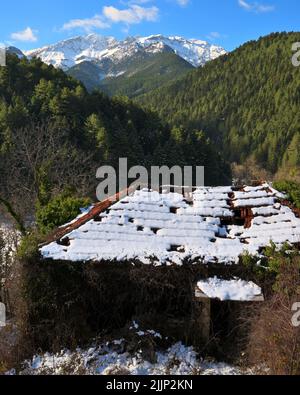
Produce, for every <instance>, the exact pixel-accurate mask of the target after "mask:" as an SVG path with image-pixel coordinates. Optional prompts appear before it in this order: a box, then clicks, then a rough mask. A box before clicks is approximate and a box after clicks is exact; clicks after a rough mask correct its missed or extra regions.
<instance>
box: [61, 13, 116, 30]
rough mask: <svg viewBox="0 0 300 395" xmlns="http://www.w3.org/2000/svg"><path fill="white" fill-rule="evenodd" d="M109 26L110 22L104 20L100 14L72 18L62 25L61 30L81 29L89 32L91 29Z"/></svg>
mask: <svg viewBox="0 0 300 395" xmlns="http://www.w3.org/2000/svg"><path fill="white" fill-rule="evenodd" d="M109 27H110V24H109V23H108V22H106V21H105V20H104V18H103V16H102V15H95V16H94V17H92V18H86V19H72V20H71V21H69V22H67V23H65V24H64V25H63V27H62V30H73V29H83V30H85V31H87V32H89V31H92V30H93V29H107V28H109Z"/></svg>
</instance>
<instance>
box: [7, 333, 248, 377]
mask: <svg viewBox="0 0 300 395" xmlns="http://www.w3.org/2000/svg"><path fill="white" fill-rule="evenodd" d="M122 343H123V339H121V340H119V341H117V340H115V341H114V342H112V343H111V344H110V345H108V344H105V345H100V346H94V347H91V348H89V349H87V350H82V349H77V350H76V351H74V352H71V351H68V350H64V351H61V352H60V353H58V354H49V353H47V354H44V355H37V356H35V357H34V358H33V359H32V360H31V361H26V362H25V363H24V365H23V368H22V369H21V370H20V371H18V372H16V371H15V370H12V371H10V372H8V373H7V374H9V375H15V374H21V375H44V374H47V375H65V374H67V375H117V374H126V375H251V374H254V371H253V370H251V369H247V370H242V369H241V368H238V367H233V366H230V365H228V364H226V363H217V362H213V361H208V360H203V359H201V358H199V355H198V354H197V353H196V351H195V350H194V349H193V348H192V347H186V346H184V345H183V344H182V343H176V344H174V345H173V346H171V347H170V348H169V349H168V350H166V351H157V352H156V362H155V363H150V362H148V361H146V360H145V359H144V358H143V357H142V355H141V354H140V353H139V352H137V353H135V354H134V355H131V354H129V353H128V352H125V353H120V352H118V351H115V350H114V348H115V346H118V345H120V344H122Z"/></svg>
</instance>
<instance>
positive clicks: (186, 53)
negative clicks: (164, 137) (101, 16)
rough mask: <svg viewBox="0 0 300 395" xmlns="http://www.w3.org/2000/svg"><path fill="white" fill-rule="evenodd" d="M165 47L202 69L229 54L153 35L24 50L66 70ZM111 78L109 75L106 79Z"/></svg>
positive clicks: (81, 40)
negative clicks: (212, 61) (88, 63)
mask: <svg viewBox="0 0 300 395" xmlns="http://www.w3.org/2000/svg"><path fill="white" fill-rule="evenodd" d="M165 46H167V47H168V48H171V49H172V50H173V51H174V52H175V53H176V54H177V55H178V56H180V57H181V58H183V59H185V60H186V61H187V62H189V63H191V64H192V65H193V66H195V67H199V66H203V65H204V64H205V63H206V62H208V61H209V60H213V59H216V58H217V57H219V56H221V55H224V54H226V51H225V50H224V49H223V48H221V47H218V46H216V45H211V44H209V43H208V42H206V41H200V40H194V39H185V38H183V37H172V36H170V37H166V36H163V35H154V36H149V37H128V38H127V39H125V40H123V41H118V40H116V39H115V38H114V37H104V36H99V35H98V34H89V35H86V36H79V37H73V38H70V39H67V40H64V41H60V42H58V43H56V44H53V45H49V46H46V47H43V48H38V49H34V50H31V51H25V52H24V53H25V55H26V56H31V57H33V56H35V57H38V58H40V59H41V60H42V61H43V62H45V63H47V64H52V65H53V66H55V67H59V68H62V69H64V70H67V69H69V68H70V67H73V66H75V65H76V64H79V63H82V62H84V61H87V62H91V61H94V62H101V61H108V60H110V61H112V62H113V63H114V64H118V63H120V62H121V61H123V60H124V59H127V58H128V57H130V56H132V55H134V54H135V53H137V52H139V51H144V52H145V53H160V52H162V51H163V50H164V48H165ZM106 77H108V75H107V76H106Z"/></svg>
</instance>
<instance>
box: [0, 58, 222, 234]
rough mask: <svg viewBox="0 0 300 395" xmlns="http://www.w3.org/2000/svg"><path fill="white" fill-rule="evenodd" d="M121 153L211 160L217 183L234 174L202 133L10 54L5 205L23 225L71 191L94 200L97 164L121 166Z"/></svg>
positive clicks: (4, 84) (0, 85) (1, 98)
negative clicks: (173, 125)
mask: <svg viewBox="0 0 300 395" xmlns="http://www.w3.org/2000/svg"><path fill="white" fill-rule="evenodd" d="M124 157H126V158H128V166H129V167H131V166H134V165H144V166H145V167H147V168H149V167H150V166H151V165H168V166H173V165H204V166H205V165H206V166H207V169H208V170H207V172H206V181H207V183H208V184H212V185H213V184H218V183H222V182H225V181H226V180H227V181H228V179H230V170H229V167H228V166H227V165H226V163H225V162H224V161H223V160H222V159H221V157H220V156H219V154H218V153H217V152H216V150H215V149H214V148H213V146H212V144H211V143H210V141H209V140H208V139H207V138H206V137H205V136H204V135H203V133H201V131H198V132H193V133H191V132H189V131H185V130H184V129H179V128H174V129H171V128H170V127H169V126H167V125H164V124H162V122H161V121H160V119H159V118H158V117H157V116H156V115H154V114H153V113H151V112H149V111H144V110H142V109H141V108H139V107H137V106H136V105H135V104H134V103H132V102H131V101H130V100H129V99H127V98H114V99H110V98H109V97H107V96H106V95H104V94H102V93H100V92H94V93H93V94H89V93H88V92H87V91H86V89H85V88H84V87H83V85H82V84H81V83H79V82H78V81H76V80H75V79H73V78H71V77H69V76H67V75H66V74H65V73H64V72H63V71H62V70H58V69H55V68H54V67H53V66H47V65H46V64H44V63H42V61H40V60H39V59H36V58H33V59H31V60H28V59H26V58H22V59H19V58H18V57H17V56H15V55H8V58H7V66H6V67H0V169H1V183H0V206H1V208H5V209H6V211H7V212H9V213H10V214H11V215H12V216H13V217H14V218H15V219H16V221H17V222H18V223H19V225H20V226H19V227H20V228H24V222H25V219H28V217H29V219H32V215H33V214H34V211H35V207H36V206H38V207H41V206H44V205H47V204H48V203H49V201H50V199H51V198H52V197H53V196H57V194H59V193H62V192H65V191H66V189H67V190H68V191H71V192H72V193H75V194H76V195H79V196H91V198H92V199H95V191H96V186H97V183H98V181H97V180H96V170H97V168H98V167H99V166H102V165H105V164H107V165H111V166H113V167H114V168H115V169H118V165H119V158H124ZM71 192H70V193H71Z"/></svg>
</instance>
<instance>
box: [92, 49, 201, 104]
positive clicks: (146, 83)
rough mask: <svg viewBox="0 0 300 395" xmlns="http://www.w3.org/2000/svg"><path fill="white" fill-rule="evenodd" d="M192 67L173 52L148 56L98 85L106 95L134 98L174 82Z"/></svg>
mask: <svg viewBox="0 0 300 395" xmlns="http://www.w3.org/2000/svg"><path fill="white" fill-rule="evenodd" d="M193 69H194V67H193V66H192V65H191V64H190V63H188V62H186V61H185V60H184V59H182V58H180V57H179V56H178V55H176V54H175V53H173V52H165V53H159V54H154V55H149V56H146V57H144V59H143V58H141V59H140V60H138V61H137V62H135V63H134V64H132V65H131V66H130V67H129V68H128V70H127V71H126V73H124V74H122V75H120V76H118V77H115V78H106V79H104V80H103V81H101V83H100V85H99V86H100V87H101V89H102V90H103V91H104V92H106V93H107V94H109V95H111V96H113V95H125V96H128V97H135V96H138V95H142V94H145V93H148V92H150V91H152V90H153V89H156V88H158V87H160V86H161V85H163V84H165V83H166V82H169V81H172V80H175V79H177V78H179V77H181V76H183V75H185V74H187V73H188V72H189V71H191V70H193Z"/></svg>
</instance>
